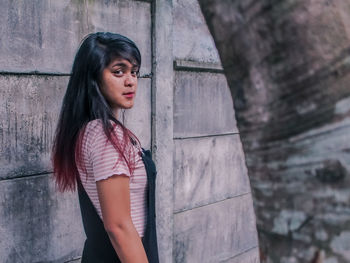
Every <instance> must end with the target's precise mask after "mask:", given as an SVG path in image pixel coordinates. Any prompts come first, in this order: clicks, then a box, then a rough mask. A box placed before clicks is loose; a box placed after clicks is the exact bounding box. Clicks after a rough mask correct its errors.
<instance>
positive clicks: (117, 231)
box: [104, 221, 133, 243]
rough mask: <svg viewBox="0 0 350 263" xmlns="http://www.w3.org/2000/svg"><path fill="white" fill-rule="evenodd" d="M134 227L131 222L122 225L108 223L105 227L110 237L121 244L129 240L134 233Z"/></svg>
mask: <svg viewBox="0 0 350 263" xmlns="http://www.w3.org/2000/svg"><path fill="white" fill-rule="evenodd" d="M132 227H133V224H132V222H131V221H130V222H129V221H127V222H121V223H108V224H105V225H104V228H105V230H106V232H107V234H108V236H109V237H110V238H112V239H114V240H115V241H117V242H118V241H119V242H121V241H122V240H124V239H127V238H128V237H129V236H130V234H131V233H132ZM119 242H118V243H119Z"/></svg>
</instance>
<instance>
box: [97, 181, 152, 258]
mask: <svg viewBox="0 0 350 263" xmlns="http://www.w3.org/2000/svg"><path fill="white" fill-rule="evenodd" d="M96 185H97V192H98V197H99V200H100V205H101V211H102V217H103V223H104V227H105V229H106V231H107V233H108V236H109V238H110V240H111V242H112V245H113V247H114V249H115V251H116V252H117V254H118V257H119V258H120V260H121V262H123V263H134V262H136V263H143V262H148V260H147V256H146V253H145V250H144V247H143V244H142V241H141V238H140V237H139V235H138V233H137V231H136V229H135V226H134V224H133V222H132V220H131V214H130V192H129V177H127V176H123V175H121V176H120V175H114V176H111V177H109V178H108V179H105V180H101V181H97V182H96Z"/></svg>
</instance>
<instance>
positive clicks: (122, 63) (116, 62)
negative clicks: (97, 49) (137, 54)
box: [109, 58, 138, 68]
mask: <svg viewBox="0 0 350 263" xmlns="http://www.w3.org/2000/svg"><path fill="white" fill-rule="evenodd" d="M109 67H128V68H134V67H138V65H137V64H136V63H130V61H129V60H127V59H124V58H114V59H112V61H111V63H110V64H109Z"/></svg>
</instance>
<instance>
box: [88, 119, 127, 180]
mask: <svg viewBox="0 0 350 263" xmlns="http://www.w3.org/2000/svg"><path fill="white" fill-rule="evenodd" d="M114 131H115V132H116V133H117V134H116V135H117V137H118V138H120V139H122V138H123V134H122V131H121V130H120V129H114ZM93 134H94V138H93V140H92V141H91V143H90V145H89V146H88V148H89V150H88V152H89V156H90V161H91V164H92V172H93V175H94V180H95V182H97V181H100V180H103V179H107V178H108V177H111V176H113V175H126V176H128V177H130V170H129V167H128V165H127V163H126V161H125V159H124V158H123V157H122V155H121V154H120V153H119V152H118V150H117V149H115V148H114V146H113V144H112V143H111V141H109V140H108V138H107V136H106V134H105V133H104V130H103V127H102V124H101V123H100V122H98V123H97V124H96V125H95V127H94V133H93Z"/></svg>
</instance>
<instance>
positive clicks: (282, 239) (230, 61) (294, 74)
mask: <svg viewBox="0 0 350 263" xmlns="http://www.w3.org/2000/svg"><path fill="white" fill-rule="evenodd" d="M199 3H200V5H201V8H202V11H203V13H204V15H205V17H206V21H207V22H208V27H209V29H210V31H211V33H212V34H213V38H214V40H215V43H216V46H217V48H218V50H219V54H220V57H221V59H222V65H223V67H224V69H225V73H226V76H227V79H228V83H229V86H230V90H231V93H232V95H233V97H234V105H235V113H236V118H237V126H238V129H239V131H240V134H241V138H242V144H243V148H244V152H245V154H246V160H247V166H248V172H249V175H250V178H251V179H252V187H253V193H254V197H255V205H256V206H255V207H256V209H257V210H256V211H257V218H258V226H259V229H260V230H261V231H260V232H261V240H260V241H261V242H260V243H261V244H262V248H263V249H262V250H263V253H265V256H266V257H265V262H278V263H279V262H311V261H312V260H313V262H316V261H320V259H317V258H320V257H321V256H320V255H321V254H322V253H324V254H325V258H330V259H329V261H330V260H331V258H336V260H337V261H338V262H339V263H345V262H348V259H346V256H344V252H341V251H344V247H343V248H341V249H339V250H334V249H332V246H331V244H332V240H334V239H335V238H336V237H337V236H338V235H341V233H342V232H344V231H346V230H347V229H349V220H350V213H349V211H350V206H349V204H350V193H349V190H348V189H349V186H350V178H349V174H350V173H349V172H350V170H349V168H350V167H349V163H350V159H349V138H350V137H349V127H350V126H349V117H350V109H349V103H348V102H349V97H350V89H349V81H350V49H349V47H350V34H349V26H350V15H349V14H350V3H349V1H345V0H339V1H333V2H329V1H328V2H324V1H303V0H286V1H250V0H248V1H215V0H199ZM316 232H320V234H318V235H317V236H315V233H316ZM316 259H317V260H316Z"/></svg>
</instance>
